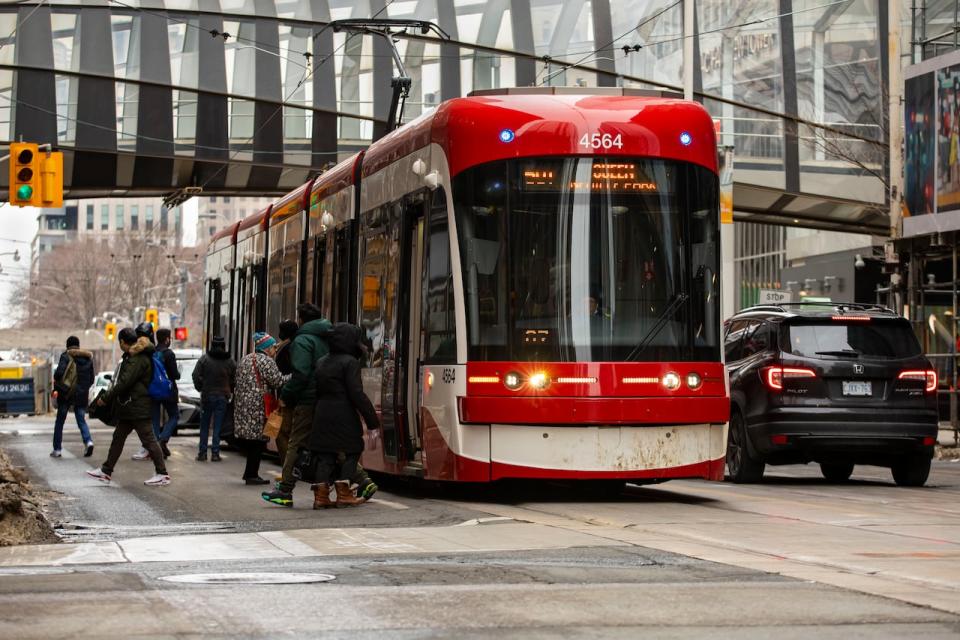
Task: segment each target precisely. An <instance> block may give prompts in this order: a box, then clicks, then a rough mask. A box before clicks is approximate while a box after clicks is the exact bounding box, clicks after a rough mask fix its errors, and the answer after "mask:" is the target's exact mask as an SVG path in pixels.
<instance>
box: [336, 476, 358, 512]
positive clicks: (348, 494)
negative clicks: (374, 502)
mask: <svg viewBox="0 0 960 640" xmlns="http://www.w3.org/2000/svg"><path fill="white" fill-rule="evenodd" d="M335 486H336V488H337V506H338V507H352V506H355V505H358V504H363V498H358V497H357V496H355V495H353V490H352V489H351V488H350V481H349V480H337V482H336V485H335Z"/></svg>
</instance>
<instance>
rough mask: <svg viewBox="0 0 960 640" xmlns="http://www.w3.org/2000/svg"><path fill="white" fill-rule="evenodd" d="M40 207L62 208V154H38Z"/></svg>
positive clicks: (58, 152)
mask: <svg viewBox="0 0 960 640" xmlns="http://www.w3.org/2000/svg"><path fill="white" fill-rule="evenodd" d="M40 206H43V207H48V208H51V209H56V208H59V207H62V206H63V152H61V151H47V152H46V153H41V154H40Z"/></svg>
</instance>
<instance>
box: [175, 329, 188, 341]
mask: <svg viewBox="0 0 960 640" xmlns="http://www.w3.org/2000/svg"><path fill="white" fill-rule="evenodd" d="M189 335H190V333H189V332H188V331H187V328H186V327H177V328H176V329H174V330H173V337H174V338H176V339H177V340H179V341H180V342H183V341H184V340H186V339H187V336H189Z"/></svg>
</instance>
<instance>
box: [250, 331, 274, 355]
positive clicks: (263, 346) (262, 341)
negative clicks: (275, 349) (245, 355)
mask: <svg viewBox="0 0 960 640" xmlns="http://www.w3.org/2000/svg"><path fill="white" fill-rule="evenodd" d="M275 344H277V341H276V340H274V339H273V336H271V335H270V334H269V333H263V332H262V331H258V332H256V333H255V334H253V348H254V349H256V350H257V351H260V352H263V351H266V350H267V349H269V348H270V347H272V346H273V345H275Z"/></svg>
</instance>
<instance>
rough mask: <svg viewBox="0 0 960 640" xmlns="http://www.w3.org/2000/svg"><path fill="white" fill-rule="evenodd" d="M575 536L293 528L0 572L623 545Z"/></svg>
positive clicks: (501, 529)
mask: <svg viewBox="0 0 960 640" xmlns="http://www.w3.org/2000/svg"><path fill="white" fill-rule="evenodd" d="M626 545H627V543H624V542H619V541H614V540H609V539H606V538H601V537H597V536H593V535H589V534H586V533H581V532H577V531H568V530H563V529H559V528H555V527H549V526H545V525H541V524H532V523H526V522H516V521H513V520H510V519H502V518H493V519H490V520H489V521H486V520H484V521H477V520H472V521H468V522H465V523H463V524H460V525H454V526H450V527H397V528H380V529H368V528H355V529H294V530H289V531H264V532H260V533H220V534H203V535H187V536H183V535H178V536H154V537H146V538H129V539H126V540H119V541H116V542H82V543H76V544H48V545H22V546H18V547H4V548H0V567H34V566H55V567H59V566H66V565H83V564H113V563H133V562H188V561H194V560H258V559H270V558H288V557H311V556H355V555H379V554H391V555H392V554H412V553H433V554H436V553H458V552H460V553H462V552H495V551H530V550H545V549H567V548H571V547H601V546H626Z"/></svg>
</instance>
